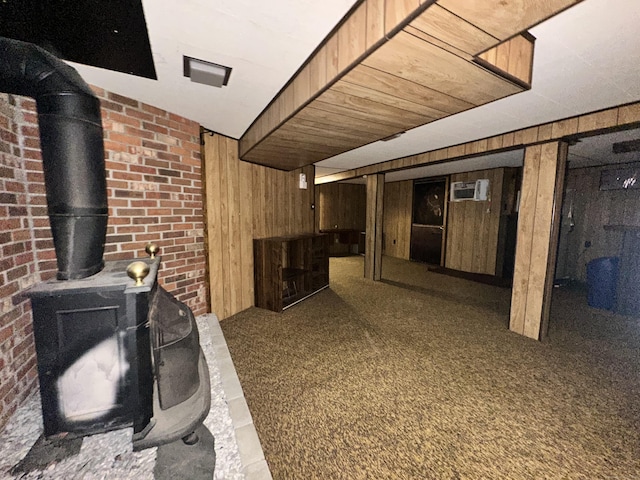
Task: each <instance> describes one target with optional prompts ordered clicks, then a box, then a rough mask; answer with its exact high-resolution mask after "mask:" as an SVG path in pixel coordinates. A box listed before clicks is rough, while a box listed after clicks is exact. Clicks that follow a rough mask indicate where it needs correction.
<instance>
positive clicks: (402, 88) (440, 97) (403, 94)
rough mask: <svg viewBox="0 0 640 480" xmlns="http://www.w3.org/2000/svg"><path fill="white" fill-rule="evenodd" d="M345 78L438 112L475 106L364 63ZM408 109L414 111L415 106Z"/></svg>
mask: <svg viewBox="0 0 640 480" xmlns="http://www.w3.org/2000/svg"><path fill="white" fill-rule="evenodd" d="M343 80H344V81H345V82H348V83H352V84H354V85H360V86H362V87H367V88H369V89H371V90H377V91H378V92H381V93H384V94H387V95H391V96H394V97H398V98H401V99H403V100H406V101H408V102H411V103H416V104H418V105H422V106H424V107H429V108H431V109H433V110H435V111H436V112H444V113H449V114H451V113H458V112H461V111H463V110H467V109H469V108H472V107H473V106H474V105H473V104H471V103H469V102H465V101H463V100H460V99H458V98H455V97H452V96H450V95H446V94H444V93H442V92H439V91H437V90H433V89H431V88H428V87H425V86H424V85H420V84H418V83H415V82H412V81H410V80H406V79H404V78H400V77H396V76H395V75H392V74H390V73H386V72H382V71H380V70H376V69H373V68H371V67H367V66H366V65H362V64H361V65H358V66H357V67H355V68H354V69H353V70H351V71H350V72H349V73H348V74H347V75H345V76H344V77H343ZM406 109H407V110H410V111H414V108H413V107H412V108H406ZM419 112H420V111H418V113H419ZM434 116H437V115H434Z"/></svg>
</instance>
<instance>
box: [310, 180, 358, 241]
mask: <svg viewBox="0 0 640 480" xmlns="http://www.w3.org/2000/svg"><path fill="white" fill-rule="evenodd" d="M318 191H319V194H320V196H319V199H318V204H317V208H318V211H317V214H318V216H319V218H320V222H319V228H320V230H334V229H339V230H360V231H363V230H364V229H365V226H366V221H365V209H366V202H367V188H366V186H365V185H361V184H352V183H328V184H325V185H319V186H318Z"/></svg>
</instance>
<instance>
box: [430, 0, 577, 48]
mask: <svg viewBox="0 0 640 480" xmlns="http://www.w3.org/2000/svg"><path fill="white" fill-rule="evenodd" d="M580 1H581V0H544V1H538V2H532V1H527V0H474V1H469V0H438V5H440V6H441V7H443V8H446V9H447V10H449V11H450V12H452V13H453V14H455V15H457V16H458V17H460V18H463V19H465V20H466V21H467V22H469V23H471V24H473V25H475V26H477V27H478V28H480V29H482V30H484V31H485V32H487V33H489V34H491V35H493V36H494V37H496V38H499V39H501V40H505V39H507V38H509V37H511V36H512V35H515V34H516V33H519V32H522V31H523V30H526V29H527V28H530V27H531V26H533V25H536V24H538V23H540V22H541V21H543V20H545V19H547V18H549V17H551V16H553V15H555V14H556V13H558V12H560V11H562V10H564V9H565V8H568V7H570V6H572V5H575V4H577V3H580Z"/></svg>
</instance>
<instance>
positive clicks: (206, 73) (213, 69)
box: [184, 55, 231, 87]
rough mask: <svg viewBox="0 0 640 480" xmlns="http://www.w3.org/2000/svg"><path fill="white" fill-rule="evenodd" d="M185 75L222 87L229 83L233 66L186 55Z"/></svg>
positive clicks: (197, 81) (197, 80) (199, 81)
mask: <svg viewBox="0 0 640 480" xmlns="http://www.w3.org/2000/svg"><path fill="white" fill-rule="evenodd" d="M184 76H185V77H189V78H191V81H192V82H195V83H202V84H204V85H210V86H212V87H222V86H224V85H226V84H227V83H229V76H231V67H225V66H224V65H218V64H217V63H211V62H205V61H204V60H198V59H197V58H191V57H187V56H186V55H185V56H184Z"/></svg>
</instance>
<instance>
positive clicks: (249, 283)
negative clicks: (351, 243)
mask: <svg viewBox="0 0 640 480" xmlns="http://www.w3.org/2000/svg"><path fill="white" fill-rule="evenodd" d="M204 140H205V145H204V149H203V151H204V171H205V178H204V180H205V181H204V188H205V190H206V198H207V208H206V215H207V222H206V224H207V239H208V246H207V248H208V268H209V277H210V281H209V284H210V294H211V309H212V311H213V312H214V313H215V314H216V315H217V316H218V318H220V319H224V318H227V317H229V316H231V315H233V314H235V313H238V312H240V311H242V310H244V309H246V308H249V307H251V306H252V305H254V278H253V270H254V269H253V258H254V256H253V239H254V238H263V237H270V236H275V235H289V234H297V233H311V232H313V230H314V211H313V210H312V209H311V203H313V201H314V198H315V195H314V193H313V192H314V189H313V186H312V184H311V188H310V189H307V190H300V189H299V188H298V175H299V174H300V173H305V174H306V175H307V179H308V180H311V182H312V179H313V177H314V167H313V166H308V167H305V168H304V169H298V170H295V171H292V172H282V171H279V170H274V169H271V168H266V167H262V166H259V165H253V164H249V163H246V162H242V161H239V160H238V142H237V141H236V140H233V139H230V138H227V137H224V136H221V135H214V136H208V135H207V136H205V137H204Z"/></svg>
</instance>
